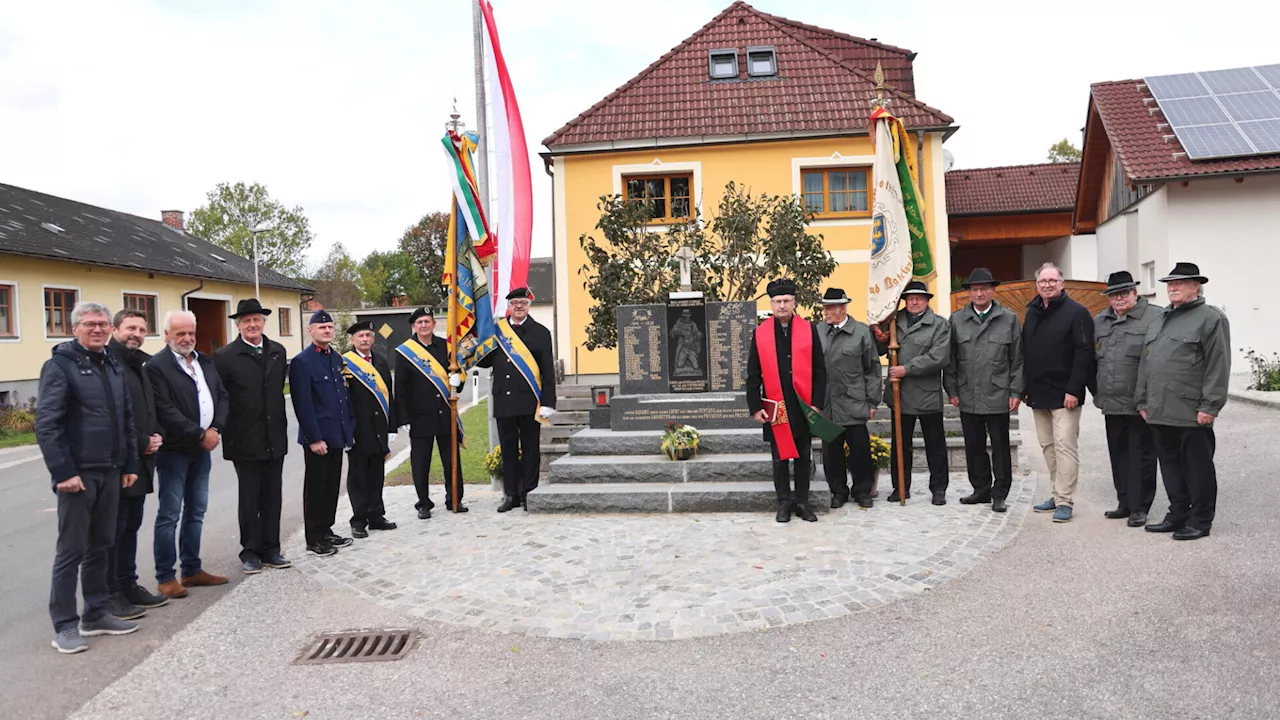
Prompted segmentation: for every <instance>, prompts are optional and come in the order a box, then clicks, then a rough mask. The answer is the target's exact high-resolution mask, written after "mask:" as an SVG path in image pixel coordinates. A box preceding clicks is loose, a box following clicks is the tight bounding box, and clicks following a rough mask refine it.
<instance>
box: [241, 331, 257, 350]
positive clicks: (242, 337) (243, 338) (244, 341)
mask: <svg viewBox="0 0 1280 720" xmlns="http://www.w3.org/2000/svg"><path fill="white" fill-rule="evenodd" d="M240 342H242V343H244V344H245V345H248V346H249V347H251V348H253V349H255V350H258V349H261V348H262V340H261V338H259V340H258V344H257V345H254V344H253V343H251V342H249V341H248V340H246V339H245V337H244V336H243V335H241V336H240Z"/></svg>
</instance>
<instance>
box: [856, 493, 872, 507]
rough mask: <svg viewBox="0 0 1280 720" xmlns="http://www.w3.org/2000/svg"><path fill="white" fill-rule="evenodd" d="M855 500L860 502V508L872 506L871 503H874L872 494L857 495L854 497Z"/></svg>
mask: <svg viewBox="0 0 1280 720" xmlns="http://www.w3.org/2000/svg"><path fill="white" fill-rule="evenodd" d="M853 501H854V502H856V503H858V507H860V508H869V507H871V505H872V501H871V496H870V495H859V496H857V497H855V498H854V499H853Z"/></svg>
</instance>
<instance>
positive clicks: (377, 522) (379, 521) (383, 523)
mask: <svg viewBox="0 0 1280 720" xmlns="http://www.w3.org/2000/svg"><path fill="white" fill-rule="evenodd" d="M369 529H370V530H395V529H396V524H395V523H393V522H391V521H390V520H387V519H385V518H376V519H374V520H370V521H369Z"/></svg>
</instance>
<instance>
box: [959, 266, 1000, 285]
mask: <svg viewBox="0 0 1280 720" xmlns="http://www.w3.org/2000/svg"><path fill="white" fill-rule="evenodd" d="M999 284H1000V281H999V280H997V279H995V277H993V276H992V275H991V271H990V270H988V269H986V268H974V269H973V272H971V273H969V279H968V280H965V281H964V282H962V283H960V287H963V288H964V289H965V290H968V289H969V286H970V285H990V286H991V287H995V286H996V285H999Z"/></svg>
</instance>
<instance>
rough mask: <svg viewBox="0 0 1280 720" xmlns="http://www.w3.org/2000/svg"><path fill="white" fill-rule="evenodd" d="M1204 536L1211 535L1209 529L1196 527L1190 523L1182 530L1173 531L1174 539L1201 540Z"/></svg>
mask: <svg viewBox="0 0 1280 720" xmlns="http://www.w3.org/2000/svg"><path fill="white" fill-rule="evenodd" d="M1202 537H1209V531H1208V530H1201V529H1200V528H1194V527H1191V526H1190V525H1187V526H1184V527H1183V528H1182V529H1181V530H1176V531H1174V533H1173V539H1174V540H1199V539H1200V538H1202Z"/></svg>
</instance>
